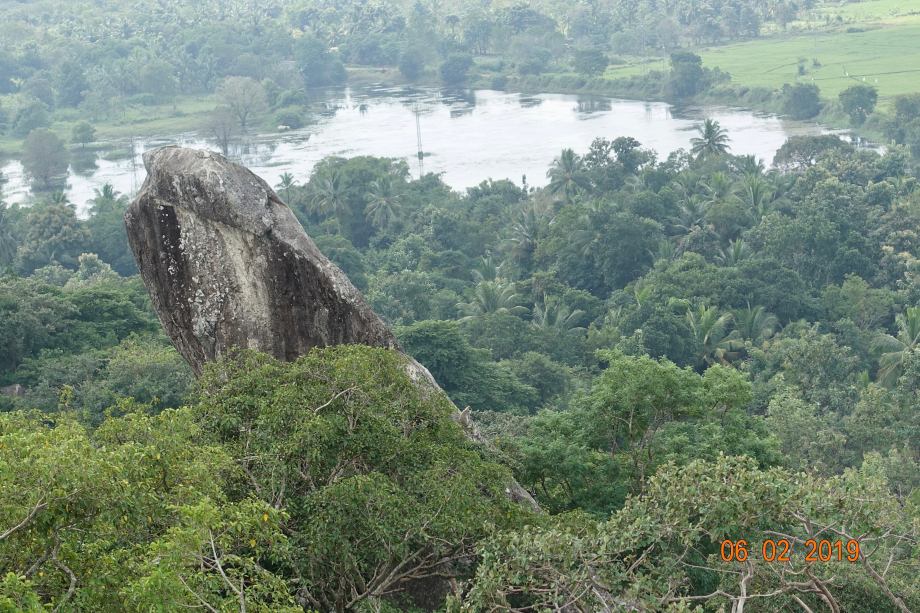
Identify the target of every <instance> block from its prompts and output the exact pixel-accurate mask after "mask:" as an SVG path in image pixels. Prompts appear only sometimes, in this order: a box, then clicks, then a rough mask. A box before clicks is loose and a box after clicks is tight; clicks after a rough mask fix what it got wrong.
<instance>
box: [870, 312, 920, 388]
mask: <svg viewBox="0 0 920 613" xmlns="http://www.w3.org/2000/svg"><path fill="white" fill-rule="evenodd" d="M895 325H896V326H897V328H898V335H897V336H891V335H890V334H881V335H879V336H877V337H875V340H873V341H872V350H873V351H875V352H876V353H880V354H881V356H880V357H879V360H878V364H879V370H878V375H877V376H876V379H877V380H878V382H879V383H881V384H882V385H884V386H886V387H894V386H895V385H896V384H897V382H898V379H899V378H900V376H901V369H902V367H903V365H904V361H905V360H906V359H907V357H908V355H910V354H911V353H912V352H914V351H916V350H917V349H918V348H920V307H912V308H908V309H907V313H906V314H905V313H898V315H897V317H895Z"/></svg>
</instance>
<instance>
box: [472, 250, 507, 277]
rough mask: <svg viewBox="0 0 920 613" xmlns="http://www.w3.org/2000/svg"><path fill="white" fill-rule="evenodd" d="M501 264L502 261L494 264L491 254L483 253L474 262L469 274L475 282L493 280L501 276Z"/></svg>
mask: <svg viewBox="0 0 920 613" xmlns="http://www.w3.org/2000/svg"><path fill="white" fill-rule="evenodd" d="M502 266H504V263H502V264H495V263H494V262H493V261H492V256H491V255H484V256H481V257H480V258H479V261H478V262H476V267H475V268H474V269H473V270H471V271H470V276H471V277H473V281H476V282H477V283H479V282H480V281H495V280H496V279H499V278H500V277H501V274H502Z"/></svg>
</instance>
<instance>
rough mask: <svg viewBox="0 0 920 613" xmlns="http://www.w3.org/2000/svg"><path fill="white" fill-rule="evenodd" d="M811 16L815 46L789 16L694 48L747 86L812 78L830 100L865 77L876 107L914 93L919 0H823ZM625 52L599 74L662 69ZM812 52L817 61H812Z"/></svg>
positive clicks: (918, 81) (919, 55)
mask: <svg viewBox="0 0 920 613" xmlns="http://www.w3.org/2000/svg"><path fill="white" fill-rule="evenodd" d="M911 13H914V14H911ZM816 15H817V23H818V28H817V30H818V34H817V52H816V51H815V42H816V41H815V38H816V37H815V36H814V32H813V31H812V30H810V29H809V28H810V27H811V24H810V23H809V22H807V21H798V22H794V23H791V24H789V26H788V29H787V31H785V32H783V31H781V30H779V29H777V28H775V27H772V26H771V27H768V28H765V29H764V31H763V34H762V36H761V37H760V38H758V39H756V40H752V41H746V42H740V43H729V44H724V45H713V46H709V47H703V48H699V49H693V51H694V52H695V53H698V54H699V55H700V56H701V57H702V58H703V65H704V66H706V67H708V68H715V67H719V68H720V69H722V70H725V71H727V72H729V73H730V74H731V76H732V81H733V82H734V83H736V84H738V85H741V86H746V87H755V86H760V87H768V88H770V89H778V88H780V87H782V86H783V84H784V83H796V82H804V83H811V82H814V84H815V85H817V86H818V87H820V88H821V95H822V97H824V98H828V99H833V98H836V97H837V95H838V94H839V93H840V92H841V91H843V90H844V89H846V88H847V87H849V86H850V85H853V84H854V83H862V82H863V79H864V78H865V82H866V83H868V84H870V85H872V86H874V87H876V88H877V89H878V92H879V99H880V101H881V106H882V107H884V106H885V102H886V101H888V100H890V99H891V98H892V97H893V96H896V95H898V94H906V93H913V92H920V1H917V0H907V1H905V0H874V1H870V2H855V3H849V4H843V5H840V6H837V5H836V4H832V3H826V4H823V5H821V6H820V7H819V8H818V9H817V10H816ZM806 17H807V16H806ZM848 29H859V30H863V31H862V32H855V31H851V32H847V30H848ZM799 58H806V62H805V75H799V74H798V61H799ZM625 59H626V60H627V64H624V65H619V66H610V67H609V68H608V69H607V72H606V73H605V74H604V77H605V78H608V79H616V78H621V77H628V76H631V75H634V74H642V73H645V72H647V71H648V70H661V69H662V62H661V60H660V59H657V61H649V62H648V63H646V62H644V61H643V58H635V57H629V58H625ZM813 59H817V60H818V62H819V63H820V66H814V65H813V63H812V60H813ZM847 73H849V76H847Z"/></svg>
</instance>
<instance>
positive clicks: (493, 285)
mask: <svg viewBox="0 0 920 613" xmlns="http://www.w3.org/2000/svg"><path fill="white" fill-rule="evenodd" d="M520 300H521V295H520V294H518V293H517V292H515V290H514V284H512V283H504V282H503V281H502V280H501V279H496V280H495V281H480V282H479V283H477V284H476V288H475V289H474V290H473V299H472V300H471V301H470V302H458V303H457V308H458V309H460V310H461V311H463V312H464V313H466V317H464V318H462V319H461V320H460V321H467V320H470V319H480V318H482V317H487V316H489V315H494V314H496V313H511V314H512V315H522V314H524V313H527V312H528V309H527V308H526V307H522V306H518V304H517V303H518V302H519V301H520Z"/></svg>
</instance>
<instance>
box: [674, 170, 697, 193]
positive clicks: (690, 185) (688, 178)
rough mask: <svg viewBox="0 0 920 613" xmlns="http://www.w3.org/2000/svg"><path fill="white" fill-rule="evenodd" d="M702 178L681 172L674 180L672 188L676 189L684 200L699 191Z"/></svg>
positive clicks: (687, 171) (691, 172) (693, 173)
mask: <svg viewBox="0 0 920 613" xmlns="http://www.w3.org/2000/svg"><path fill="white" fill-rule="evenodd" d="M701 178H702V177H700V175H698V174H696V173H695V172H693V171H690V170H683V171H681V172H680V173H679V174H678V175H677V178H675V179H674V186H675V187H676V188H677V189H678V191H679V192H680V193H681V195H682V197H683V198H684V199H686V198H689V197H690V196H691V195H693V194H695V193H697V191H698V190H699V189H700V180H701Z"/></svg>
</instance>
